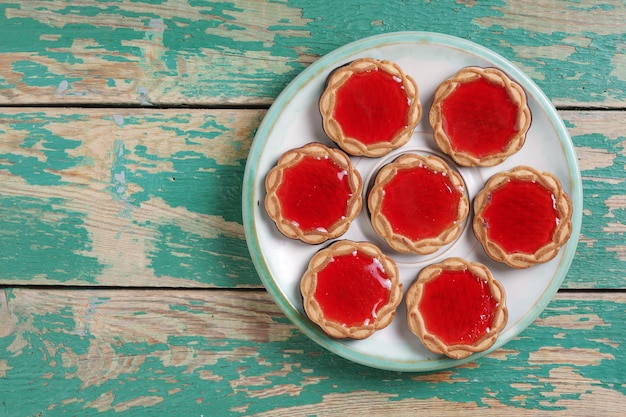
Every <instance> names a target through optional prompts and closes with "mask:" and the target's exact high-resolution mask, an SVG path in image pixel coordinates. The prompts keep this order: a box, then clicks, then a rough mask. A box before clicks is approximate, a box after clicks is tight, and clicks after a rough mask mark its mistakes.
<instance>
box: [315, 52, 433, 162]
mask: <svg viewBox="0 0 626 417" xmlns="http://www.w3.org/2000/svg"><path fill="white" fill-rule="evenodd" d="M319 108H320V113H321V114H322V120H323V127H324V130H325V131H326V134H327V135H328V136H329V137H330V138H331V139H332V140H333V141H335V142H336V143H337V144H338V145H339V146H340V147H341V148H342V149H343V150H344V151H346V152H347V153H349V154H351V155H356V156H361V155H364V156H369V157H379V156H382V155H385V154H386V153H388V152H389V151H391V150H392V149H396V148H398V147H400V146H402V145H404V144H405V143H407V142H408V140H409V139H410V138H411V135H412V134H413V130H414V129H415V127H416V126H417V125H418V123H419V120H420V117H421V111H422V108H421V104H420V101H419V99H418V87H417V84H416V83H415V81H414V80H413V78H411V77H410V76H409V75H407V74H405V73H404V71H403V70H402V69H401V68H400V67H399V66H398V65H397V64H395V63H393V62H391V61H386V60H382V61H379V60H376V59H373V58H361V59H357V60H355V61H352V62H351V63H349V64H347V65H344V66H342V67H339V68H337V69H336V70H334V71H333V72H332V73H331V75H330V76H329V78H328V80H327V83H326V87H325V89H324V92H323V94H322V96H321V98H320V102H319Z"/></svg>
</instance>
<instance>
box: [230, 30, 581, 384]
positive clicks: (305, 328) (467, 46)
mask: <svg viewBox="0 0 626 417" xmlns="http://www.w3.org/2000/svg"><path fill="white" fill-rule="evenodd" d="M391 43H417V44H422V43H426V44H432V45H441V46H444V47H450V48H456V49H461V50H463V51H466V52H468V53H471V54H475V55H477V56H479V57H481V58H484V59H487V60H489V61H491V62H493V63H494V64H495V65H496V66H498V67H500V68H501V69H503V70H504V71H505V72H507V73H508V74H509V75H511V76H512V77H513V78H515V79H516V81H518V82H519V83H520V84H521V85H522V86H523V87H524V88H525V89H526V90H527V91H528V92H529V93H530V94H531V95H533V96H534V98H535V99H536V100H537V102H538V104H539V105H540V106H541V108H542V110H544V111H545V113H546V116H547V117H548V119H549V120H550V122H551V123H552V125H553V126H554V128H555V131H556V133H557V136H558V138H559V141H560V142H561V145H562V147H563V151H564V154H565V157H566V160H567V164H568V167H569V176H570V181H571V190H572V191H571V195H570V198H571V200H572V205H573V214H572V235H571V237H570V239H569V241H568V243H567V244H566V245H565V246H564V247H563V248H562V249H561V250H562V251H563V254H562V257H561V261H560V264H559V267H558V268H557V270H556V272H555V274H554V279H553V280H552V281H551V282H550V285H549V286H548V288H546V291H545V292H544V293H543V295H542V297H541V298H540V299H539V300H538V301H537V302H536V303H535V304H534V306H533V308H532V309H531V310H530V311H529V313H528V314H526V315H525V316H524V317H523V319H522V320H520V321H518V322H517V323H516V324H515V325H514V326H513V328H511V329H510V330H509V332H508V335H509V337H508V338H502V337H501V338H498V340H497V341H496V343H495V344H494V345H493V346H492V347H491V348H490V349H488V350H486V351H484V352H480V353H476V354H473V355H471V356H470V357H468V358H466V359H463V360H455V359H450V358H446V357H442V358H441V359H437V360H422V361H415V362H413V361H398V360H390V359H386V358H384V357H381V356H370V355H365V354H363V353H360V352H356V351H354V350H352V349H350V348H349V346H347V345H346V344H344V343H342V342H341V341H339V340H335V339H332V338H330V337H328V336H327V335H326V334H325V333H323V332H322V331H321V330H320V329H319V328H317V326H315V325H314V324H313V323H311V322H310V321H308V319H307V318H306V317H303V315H302V314H301V312H299V311H298V310H297V309H295V308H294V307H293V306H292V305H291V303H290V302H289V300H288V299H287V298H286V297H285V296H284V295H283V293H282V292H281V291H280V288H279V287H278V286H277V284H276V282H275V281H274V279H273V277H272V274H271V273H270V270H269V268H268V266H267V264H266V263H265V261H264V258H263V250H262V248H261V247H260V245H259V239H258V237H257V234H256V226H255V222H256V219H255V217H254V211H255V204H256V202H257V201H260V200H261V196H255V195H254V184H255V181H256V180H257V178H258V175H263V176H264V175H265V174H266V173H259V172H257V169H256V168H257V164H258V161H259V159H260V158H261V155H262V153H263V149H264V146H265V143H266V138H267V137H268V134H269V133H270V131H271V129H272V127H273V126H274V124H275V123H276V121H277V119H278V117H279V116H280V115H281V112H282V111H283V109H284V108H285V106H286V105H287V104H288V103H289V102H290V101H291V99H292V98H293V97H294V96H295V95H296V94H298V91H299V90H300V89H301V88H302V86H303V85H305V84H307V83H308V82H310V81H311V80H312V79H314V78H315V77H317V76H318V74H320V73H321V72H322V71H323V70H325V69H328V68H334V67H336V66H337V65H338V62H340V61H342V59H345V58H346V57H348V56H350V55H353V54H355V53H358V52H359V51H362V50H366V49H370V48H376V47H380V46H384V45H386V44H391ZM582 195H583V193H582V180H581V176H580V169H579V167H578V161H577V158H576V154H575V152H574V146H573V143H572V141H571V138H570V136H569V133H568V131H567V129H566V127H565V124H564V123H563V120H562V119H561V117H560V116H559V115H558V113H557V110H556V109H555V108H554V106H553V105H552V103H551V102H550V100H549V99H548V97H547V96H546V95H545V94H544V93H543V91H542V90H541V89H540V88H539V87H538V86H537V85H536V84H535V82H534V81H533V80H532V79H531V78H530V77H528V76H527V75H526V74H525V73H524V72H522V71H521V70H520V69H519V68H517V67H516V66H515V65H513V64H512V63H511V62H510V61H508V60H507V59H506V58H504V57H502V56H501V55H499V54H497V53H496V52H494V51H492V50H490V49H488V48H486V47H483V46H481V45H478V44H476V43H474V42H471V41H468V40H465V39H462V38H458V37H454V36H450V35H445V34H441V33H433V32H394V33H387V34H382V35H376V36H371V37H367V38H363V39H360V40H357V41H355V42H352V43H349V44H346V45H344V46H342V47H340V48H338V49H336V50H334V51H332V52H330V53H328V54H327V55H324V56H323V57H321V58H320V59H318V60H317V61H315V62H314V63H313V64H311V65H310V66H309V67H308V68H306V69H305V70H304V71H302V73H300V74H299V75H298V76H296V77H295V78H294V79H293V81H291V83H289V85H287V87H285V89H284V90H283V91H282V92H281V94H280V95H279V96H278V97H277V98H276V101H274V103H273V104H272V106H271V107H270V109H269V110H268V112H267V113H266V115H265V117H264V118H263V121H262V122H261V124H260V125H259V128H258V130H257V132H256V134H255V137H254V140H253V142H252V145H251V147H250V152H249V154H248V160H247V163H246V168H245V171H244V177H243V194H242V210H243V226H244V234H245V237H246V243H247V245H248V250H249V251H250V255H251V258H252V262H253V264H254V266H255V268H256V270H257V272H258V274H259V277H260V278H261V281H262V283H263V285H264V286H265V288H266V290H267V292H268V293H269V295H270V297H271V298H272V299H273V301H274V302H275V303H276V305H277V306H278V307H279V308H280V310H281V311H282V312H283V313H284V314H285V315H286V316H287V318H289V319H290V320H291V321H292V322H293V323H294V324H295V325H296V326H297V327H298V328H299V329H300V331H302V333H304V334H305V335H306V336H308V337H309V338H311V339H312V340H313V341H314V342H316V343H317V344H319V345H320V346H322V347H323V348H325V349H327V350H329V351H330V352H333V353H335V354H337V355H339V356H341V357H344V358H346V359H348V360H351V361H353V362H356V363H360V364H362V365H366V366H370V367H373V368H378V369H384V370H391V371H402V372H428V371H436V370H441V369H447V368H451V367H454V366H459V365H462V364H464V363H467V362H471V361H474V360H476V359H478V358H480V357H481V356H484V355H486V354H488V353H489V352H491V351H493V350H495V349H498V348H499V347H502V346H503V345H504V344H506V343H507V342H509V341H510V340H511V339H512V338H514V337H516V336H517V335H519V333H521V332H522V331H523V330H524V329H526V328H527V327H528V326H529V325H530V324H531V323H532V322H533V321H534V320H535V319H536V318H537V317H538V316H539V315H540V314H541V312H542V311H543V310H544V309H545V307H546V306H547V305H548V303H549V302H550V301H551V300H552V299H553V298H554V295H555V294H556V292H557V291H558V289H559V287H560V286H561V283H562V282H563V279H564V278H565V276H566V275H567V272H568V270H569V267H570V265H571V263H572V260H573V259H574V255H575V253H576V247H577V245H578V237H579V235H580V228H581V224H582V207H583V198H582Z"/></svg>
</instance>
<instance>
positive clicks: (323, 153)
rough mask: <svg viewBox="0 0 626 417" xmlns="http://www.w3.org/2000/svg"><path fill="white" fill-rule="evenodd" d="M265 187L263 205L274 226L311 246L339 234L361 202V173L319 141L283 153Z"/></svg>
mask: <svg viewBox="0 0 626 417" xmlns="http://www.w3.org/2000/svg"><path fill="white" fill-rule="evenodd" d="M265 188H266V191H267V195H266V198H265V208H266V211H267V213H268V215H269V216H270V217H271V219H272V220H273V221H274V222H275V223H276V226H277V227H278V230H280V231H281V232H282V233H283V234H284V235H285V236H287V237H289V238H293V239H300V240H302V241H303V242H305V243H310V244H318V243H322V242H324V241H326V240H328V239H333V238H336V237H339V236H341V235H342V234H344V233H345V232H346V231H347V230H348V228H349V226H350V222H351V221H352V220H354V218H355V217H356V216H357V215H358V214H359V211H360V210H361V206H362V197H361V189H362V180H361V175H360V174H359V172H358V171H357V169H356V168H355V167H354V166H353V165H352V162H351V161H350V158H349V157H348V155H346V154H345V153H344V152H342V151H341V150H339V149H333V148H329V147H327V146H325V145H323V144H321V143H309V144H307V145H305V146H303V147H302V148H298V149H293V150H290V151H288V152H286V153H285V154H283V155H282V156H281V158H280V159H279V161H278V164H277V165H276V166H275V167H274V168H272V169H271V170H270V172H269V173H268V174H267V177H266V178H265Z"/></svg>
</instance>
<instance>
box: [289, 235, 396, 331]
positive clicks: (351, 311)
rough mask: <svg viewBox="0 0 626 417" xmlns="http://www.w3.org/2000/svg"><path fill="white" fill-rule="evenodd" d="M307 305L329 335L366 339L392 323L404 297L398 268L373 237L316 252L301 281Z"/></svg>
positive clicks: (307, 311) (305, 306)
mask: <svg viewBox="0 0 626 417" xmlns="http://www.w3.org/2000/svg"><path fill="white" fill-rule="evenodd" d="M300 290H301V293H302V297H303V302H304V310H305V312H306V314H307V315H308V316H309V318H310V319H311V320H312V321H313V322H315V323H317V324H318V325H319V326H320V327H321V328H322V329H323V330H324V332H326V333H327V334H328V335H329V336H332V337H336V338H346V337H347V338H352V339H364V338H366V337H368V336H370V335H372V333H374V332H375V331H377V330H380V329H382V328H384V327H386V326H388V325H389V324H390V323H391V321H392V320H393V318H394V316H395V311H396V308H397V306H398V304H399V303H400V300H401V299H402V284H401V283H400V281H399V277H398V268H397V266H396V264H395V262H394V261H393V259H391V258H390V257H388V256H386V255H384V254H383V253H382V252H381V251H380V249H379V248H378V247H376V246H375V245H373V244H371V243H368V242H352V241H348V240H343V241H338V242H335V243H333V244H332V245H330V246H329V247H328V248H326V249H322V250H321V251H319V252H318V253H316V254H315V255H314V256H313V258H311V261H310V262H309V266H308V269H307V270H306V272H305V273H304V276H303V277H302V280H301V282H300Z"/></svg>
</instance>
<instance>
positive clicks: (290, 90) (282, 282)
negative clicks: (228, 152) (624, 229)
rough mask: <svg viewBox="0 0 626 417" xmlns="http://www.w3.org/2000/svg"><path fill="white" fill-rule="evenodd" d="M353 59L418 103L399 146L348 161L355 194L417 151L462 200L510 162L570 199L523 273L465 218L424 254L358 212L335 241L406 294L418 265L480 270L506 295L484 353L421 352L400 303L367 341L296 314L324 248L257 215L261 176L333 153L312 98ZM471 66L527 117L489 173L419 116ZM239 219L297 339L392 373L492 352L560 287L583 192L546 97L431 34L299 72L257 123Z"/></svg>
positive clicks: (377, 39)
mask: <svg viewBox="0 0 626 417" xmlns="http://www.w3.org/2000/svg"><path fill="white" fill-rule="evenodd" d="M362 57H372V58H376V59H388V60H391V61H394V62H396V63H397V64H399V65H400V66H401V67H402V69H403V70H404V71H405V72H406V73H407V74H409V75H411V76H412V77H413V78H414V79H415V81H416V82H417V84H418V87H419V97H420V101H421V103H422V106H423V107H422V108H423V112H422V118H421V121H420V124H419V125H418V126H417V129H416V130H415V133H414V134H413V136H412V138H411V140H410V141H409V143H407V144H406V145H405V146H403V147H402V148H400V149H397V150H395V151H393V152H391V153H390V154H388V155H387V156H384V157H382V158H374V159H370V158H364V157H353V158H352V161H353V163H354V164H355V166H356V167H357V169H358V170H359V171H360V173H361V176H362V177H363V183H364V189H365V191H364V196H365V195H366V192H367V189H368V188H369V185H370V184H371V182H372V180H373V176H374V175H375V173H376V171H377V170H378V169H379V168H380V167H381V166H382V165H383V164H385V163H387V162H390V161H391V160H393V159H394V158H395V157H397V156H398V155H399V154H401V153H406V152H418V153H421V154H434V155H437V156H440V157H442V158H444V159H445V160H447V162H448V163H449V165H450V166H451V167H455V169H457V171H458V172H459V173H460V174H461V175H462V176H463V179H464V180H465V183H466V186H467V191H468V194H469V198H470V201H471V200H472V199H473V197H474V196H475V195H476V193H478V191H479V190H480V189H481V188H482V187H483V185H484V184H485V182H486V181H487V179H489V177H491V176H492V175H493V174H495V173H496V172H499V171H504V170H508V169H511V168H513V167H514V166H517V165H529V166H532V167H534V168H537V169H539V170H541V171H548V172H551V173H552V174H554V175H556V176H557V177H558V178H559V180H560V181H561V183H562V185H563V188H564V189H565V191H566V192H567V193H568V195H569V196H570V197H571V199H572V202H573V216H572V223H573V231H572V235H571V237H570V239H569V241H568V242H567V244H566V245H564V246H563V247H562V248H561V250H560V252H559V255H558V256H557V257H556V258H555V259H553V260H552V261H550V262H548V263H545V264H541V265H536V266H533V267H531V268H529V269H526V270H515V269H512V268H509V267H507V266H506V265H504V264H500V263H497V262H494V261H492V260H491V259H490V258H489V257H488V256H487V255H486V254H485V252H484V251H483V249H482V246H481V245H480V243H478V241H477V240H476V238H475V237H474V235H473V232H472V231H471V227H470V221H471V220H468V221H467V222H466V224H465V225H464V229H463V232H462V233H461V235H460V237H459V238H458V239H457V240H456V241H455V242H453V243H451V244H450V245H448V246H446V247H444V248H442V249H440V250H439V251H438V252H436V253H434V254H432V255H426V256H419V255H407V254H398V253H396V252H394V251H393V250H392V249H391V248H389V247H388V246H387V245H386V244H385V242H384V241H383V240H382V239H381V238H379V237H378V236H377V235H376V233H375V232H374V230H373V228H372V226H371V224H370V221H369V218H368V216H367V210H362V211H361V214H360V215H359V216H358V217H357V219H355V221H353V223H352V224H351V226H350V229H349V230H348V232H347V233H346V234H345V235H343V236H342V237H341V238H340V239H351V240H355V241H362V240H366V241H370V242H372V243H374V244H377V245H378V246H379V247H380V248H381V249H382V250H383V252H385V253H387V254H388V255H390V256H391V257H392V258H394V259H395V260H396V262H397V263H398V268H399V270H400V280H401V282H402V284H403V287H404V290H405V291H406V290H407V289H408V287H409V286H410V285H411V284H412V283H413V282H414V281H415V279H416V277H417V274H418V273H419V271H420V270H421V269H422V268H423V267H424V266H426V265H428V264H431V263H434V262H439V261H441V260H443V259H445V258H447V257H450V256H459V257H462V258H465V259H467V260H470V261H476V262H481V263H483V264H485V265H487V267H489V269H490V270H491V271H492V273H493V275H494V276H495V277H496V278H497V279H498V280H499V281H500V282H501V283H502V285H503V286H504V288H505V291H506V294H507V306H508V309H509V320H508V323H507V325H506V327H505V329H504V330H503V331H502V333H501V334H500V336H499V338H498V340H497V341H496V343H495V344H494V345H493V346H492V347H491V349H489V350H487V351H485V352H481V353H477V354H474V355H471V356H470V357H469V358H466V359H464V360H454V359H450V358H447V357H445V356H440V355H435V354H433V353H431V352H430V351H428V350H427V349H426V348H425V347H423V345H422V344H421V342H420V341H419V339H418V338H417V337H416V336H415V335H413V334H412V333H411V331H410V330H409V328H408V325H407V322H406V308H405V306H404V302H402V303H401V304H400V307H399V308H398V310H397V313H396V318H395V319H394V321H393V322H392V323H391V325H389V327H387V328H385V329H383V330H380V331H378V332H376V333H374V334H373V335H372V336H370V337H369V338H367V339H364V340H347V339H343V340H340V339H333V338H330V337H328V336H327V335H326V334H325V333H324V332H323V331H321V329H319V328H318V327H317V325H315V324H314V323H313V322H311V321H310V320H309V319H308V317H307V316H306V314H305V313H304V310H303V307H302V299H301V295H300V290H299V284H300V278H301V277H302V275H303V273H304V271H305V270H306V268H307V265H308V262H309V260H310V258H311V257H312V256H313V254H314V253H315V252H317V251H318V250H320V249H321V248H322V247H325V246H326V245H327V244H329V243H330V242H326V243H325V244H321V245H307V244H305V243H302V242H300V241H296V240H292V239H289V238H286V237H284V236H283V235H282V234H281V233H280V232H279V231H278V229H277V228H276V226H275V225H274V223H273V222H272V220H271V219H270V218H269V217H268V215H267V213H266V212H265V208H264V199H265V186H264V181H265V176H266V174H267V173H268V172H269V170H270V169H271V168H272V167H273V166H274V165H275V164H276V163H277V161H278V158H279V157H280V156H281V155H282V154H283V153H284V152H286V151H288V150H289V149H293V148H298V147H301V146H303V145H305V144H306V143H309V142H313V141H315V142H321V143H324V144H326V145H328V146H334V144H333V143H332V142H331V140H330V139H329V138H328V137H327V136H326V134H325V133H324V130H323V128H322V119H321V116H320V113H319V110H318V100H319V97H320V95H321V93H322V90H323V87H324V83H325V80H326V78H327V76H328V75H329V73H330V72H331V71H332V70H333V69H334V68H336V67H338V66H341V65H343V64H345V63H348V62H350V61H352V60H354V59H356V58H362ZM470 65H475V66H480V67H496V68H499V69H501V70H503V71H504V72H505V73H507V74H508V75H509V76H510V77H511V78H513V79H514V80H516V81H517V82H518V83H519V84H520V85H521V86H522V87H524V89H525V90H526V94H527V96H528V103H529V106H530V109H531V112H532V115H533V120H532V124H531V127H530V130H529V131H528V134H527V138H526V142H525V144H524V146H523V148H522V149H521V150H520V151H519V152H518V153H516V154H515V155H513V156H511V157H509V158H508V159H507V160H506V161H504V162H503V163H502V164H500V165H497V166H495V167H490V168H464V167H458V166H456V165H455V164H454V163H453V162H452V161H451V160H450V159H449V158H447V157H446V156H445V155H443V154H442V153H441V152H440V151H439V150H438V148H437V147H436V145H435V144H434V141H433V138H432V129H431V127H430V125H429V123H428V111H429V109H430V107H431V104H432V100H433V94H434V92H435V89H436V88H437V86H438V85H439V84H440V83H441V82H443V81H444V80H445V79H446V78H448V77H450V76H452V75H453V74H454V73H456V72H457V71H458V70H459V69H461V68H463V67H466V66H470ZM364 201H366V200H364ZM471 218H472V213H470V217H469V219H471ZM243 221H244V231H245V235H246V240H247V244H248V248H249V250H250V254H251V257H252V260H253V262H254V265H255V267H256V269H257V271H258V273H259V276H260V278H261V280H262V281H263V284H264V285H265V288H266V289H267V291H268V293H269V294H270V296H271V297H272V298H273V300H274V301H275V303H276V304H277V305H278V307H279V308H280V309H281V310H282V311H283V312H284V313H285V315H286V316H287V317H288V318H289V319H290V320H291V321H292V322H293V323H294V324H295V325H296V326H297V327H298V328H299V329H300V330H301V331H302V332H303V333H304V334H306V335H307V336H308V337H310V338H311V339H312V340H314V341H315V342H316V343H318V344H319V345H321V346H322V347H324V348H326V349H328V350H329V351H331V352H334V353H335V354H337V355H340V356H342V357H344V358H346V359H349V360H351V361H354V362H357V363H360V364H364V365H367V366H370V367H375V368H380V369H387V370H394V371H410V372H423V371H433V370H439V369H445V368H449V367H453V366H457V365H460V364H463V363H465V362H468V361H473V360H475V359H477V358H479V357H480V356H482V355H485V354H487V353H489V352H490V351H492V350H494V349H497V348H499V347H501V346H502V345H504V344H505V343H507V342H508V341H510V340H511V339H513V338H514V337H516V336H517V335H518V334H519V333H521V332H522V331H523V330H524V329H525V328H526V327H527V326H528V325H529V324H530V323H532V322H533V321H534V320H535V319H536V318H537V316H538V315H539V314H540V313H541V311H543V309H544V308H545V307H546V305H547V304H548V303H549V302H550V300H551V299H552V298H553V296H554V294H555V293H556V292H557V290H558V288H559V286H560V285H561V282H562V281H563V278H564V277H565V275H566V274H567V270H568V268H569V266H570V264H571V261H572V259H573V256H574V253H575V251H576V245H577V241H578V235H579V232H580V225H581V221H582V185H581V178H580V172H579V169H578V166H577V161H576V156H575V154H574V149H573V146H572V142H571V139H570V137H569V135H568V132H567V130H566V128H565V126H564V124H563V121H562V120H561V119H560V117H559V115H558V114H557V112H556V110H555V108H554V107H553V106H552V104H551V103H550V100H549V99H548V98H547V97H546V96H545V94H544V93H543V92H542V91H541V90H540V89H539V87H537V85H536V84H535V83H534V82H533V81H532V80H531V79H530V78H529V77H528V76H527V75H525V74H524V73H523V72H522V71H521V70H519V69H518V68H517V67H515V66H514V65H513V64H512V63H510V62H509V61H507V60H506V59H505V58H503V57H502V56H500V55H498V54H496V53H495V52H493V51H491V50H489V49H487V48H484V47H482V46H480V45H477V44H475V43H472V42H469V41H466V40H463V39H460V38H455V37H451V36H447V35H442V34H436V33H425V32H398V33H390V34H385V35H379V36H373V37H369V38H365V39H362V40H359V41H356V42H353V43H350V44H348V45H345V46H343V47H341V48H339V49H337V50H335V51H333V52H331V53H329V54H328V55H325V56H324V57H322V58H320V59H319V60H317V61H316V62H315V63H313V64H312V65H311V66H309V67H308V68H307V69H305V70H304V71H303V72H302V73H301V74H300V75H298V76H297V77H296V78H295V79H294V80H293V81H292V82H291V83H290V84H289V85H288V86H287V87H286V88H285V90H284V91H283V92H282V93H281V94H280V95H279V97H278V98H277V99H276V101H275V102H274V104H273V105H272V106H271V107H270V109H269V111H268V112H267V114H266V115H265V117H264V119H263V121H262V123H261V125H260V126H259V129H258V130H257V133H256V136H255V138H254V141H253V143H252V146H251V149H250V154H249V156H248V161H247V164H246V170H245V174H244V182H243Z"/></svg>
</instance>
